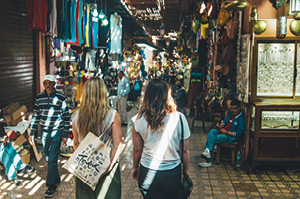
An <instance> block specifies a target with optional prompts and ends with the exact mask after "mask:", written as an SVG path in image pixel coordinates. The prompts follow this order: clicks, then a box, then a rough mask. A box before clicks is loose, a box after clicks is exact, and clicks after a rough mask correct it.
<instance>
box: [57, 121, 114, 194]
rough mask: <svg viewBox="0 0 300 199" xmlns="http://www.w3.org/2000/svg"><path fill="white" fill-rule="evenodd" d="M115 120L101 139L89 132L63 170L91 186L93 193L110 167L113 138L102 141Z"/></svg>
mask: <svg viewBox="0 0 300 199" xmlns="http://www.w3.org/2000/svg"><path fill="white" fill-rule="evenodd" d="M113 119H114V117H113ZM113 119H112V121H111V122H110V124H109V125H108V127H107V128H106V129H105V130H104V131H103V133H102V134H101V135H100V136H99V137H97V136H96V135H94V134H93V133H92V132H89V133H88V134H87V135H86V137H85V138H84V139H83V140H82V142H81V143H80V145H79V147H78V148H77V149H76V151H75V152H74V153H73V155H72V156H71V157H70V158H69V160H68V161H67V162H66V164H64V165H63V168H65V169H67V170H68V171H69V172H70V173H72V174H74V175H75V176H76V177H78V178H79V179H80V180H81V181H82V182H84V183H86V184H87V185H89V186H90V187H91V188H92V190H93V191H95V189H96V186H97V183H98V182H99V179H100V177H101V176H102V175H104V174H105V173H106V171H107V169H108V167H109V165H110V153H111V147H110V144H111V142H112V136H110V138H109V139H108V140H107V142H106V143H104V142H103V141H102V138H103V136H104V135H105V133H106V132H107V130H108V129H109V127H110V126H111V125H112V122H113Z"/></svg>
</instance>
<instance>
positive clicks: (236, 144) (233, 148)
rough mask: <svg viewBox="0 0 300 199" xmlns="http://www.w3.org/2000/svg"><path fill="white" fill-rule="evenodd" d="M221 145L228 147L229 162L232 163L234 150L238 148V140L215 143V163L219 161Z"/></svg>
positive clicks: (233, 161)
mask: <svg viewBox="0 0 300 199" xmlns="http://www.w3.org/2000/svg"><path fill="white" fill-rule="evenodd" d="M221 147H226V148H229V149H230V150H231V164H232V165H234V163H235V154H236V150H237V149H240V144H239V142H237V141H233V142H232V143H231V144H229V143H228V142H225V143H220V144H217V151H216V162H217V164H219V163H220V152H221Z"/></svg>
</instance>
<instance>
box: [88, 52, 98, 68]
mask: <svg viewBox="0 0 300 199" xmlns="http://www.w3.org/2000/svg"><path fill="white" fill-rule="evenodd" d="M96 53H97V52H96V51H94V50H91V51H89V52H87V53H86V57H85V69H86V70H88V71H96Z"/></svg>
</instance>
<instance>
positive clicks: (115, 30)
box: [110, 12, 122, 54]
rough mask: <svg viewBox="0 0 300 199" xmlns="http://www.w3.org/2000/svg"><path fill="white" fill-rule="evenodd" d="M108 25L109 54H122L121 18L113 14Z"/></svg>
mask: <svg viewBox="0 0 300 199" xmlns="http://www.w3.org/2000/svg"><path fill="white" fill-rule="evenodd" d="M110 24H111V29H110V30H111V32H110V36H111V46H110V53H117V54H122V42H121V41H122V17H121V16H120V15H118V13H116V12H115V13H114V14H112V15H111V16H110Z"/></svg>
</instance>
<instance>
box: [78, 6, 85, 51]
mask: <svg viewBox="0 0 300 199" xmlns="http://www.w3.org/2000/svg"><path fill="white" fill-rule="evenodd" d="M77 10H78V17H77V33H78V44H79V45H81V44H82V43H83V37H82V17H83V10H84V3H83V0H77V8H76V13H77Z"/></svg>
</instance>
